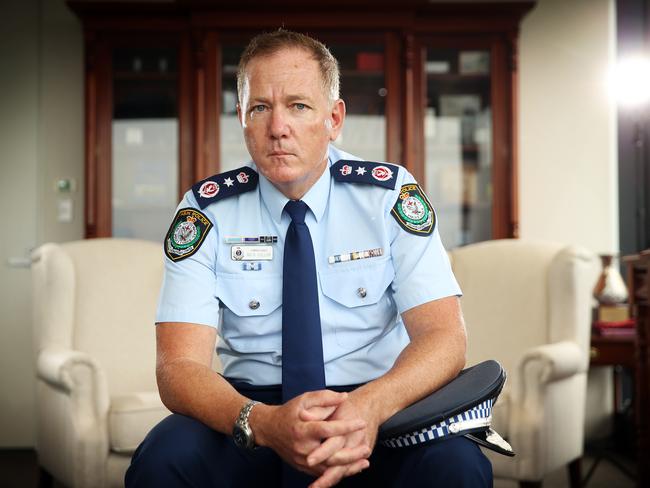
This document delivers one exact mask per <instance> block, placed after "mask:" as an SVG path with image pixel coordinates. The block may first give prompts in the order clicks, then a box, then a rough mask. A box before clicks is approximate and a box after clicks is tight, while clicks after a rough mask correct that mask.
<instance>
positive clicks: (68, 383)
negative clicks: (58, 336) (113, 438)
mask: <svg viewBox="0 0 650 488" xmlns="http://www.w3.org/2000/svg"><path fill="white" fill-rule="evenodd" d="M36 375H37V377H38V378H40V379H42V380H43V381H45V382H46V383H48V384H49V385H51V386H53V387H55V388H57V389H59V390H63V391H64V392H65V393H66V394H68V395H70V396H72V397H73V398H74V399H75V400H76V403H77V402H78V403H79V404H80V406H81V405H85V406H91V407H92V409H93V410H94V414H95V415H96V416H97V417H103V416H105V415H106V414H107V412H108V408H109V402H110V400H109V393H108V384H107V381H106V376H105V374H104V371H103V370H102V368H101V366H100V365H99V364H98V363H97V361H95V360H94V359H93V358H92V357H90V356H89V355H88V354H86V353H84V352H81V351H74V350H72V349H64V348H59V347H49V348H46V349H43V350H42V351H41V352H40V353H39V355H38V359H37V361H36Z"/></svg>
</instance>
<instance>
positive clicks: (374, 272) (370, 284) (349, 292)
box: [319, 258, 395, 307]
mask: <svg viewBox="0 0 650 488" xmlns="http://www.w3.org/2000/svg"><path fill="white" fill-rule="evenodd" d="M394 277H395V270H394V269H393V266H392V262H391V260H390V259H389V258H385V259H382V260H381V261H376V262H373V263H361V262H359V263H344V264H334V265H331V268H330V269H327V270H325V271H321V272H320V273H319V278H320V285H321V288H322V290H323V294H324V295H326V296H327V297H329V298H331V299H332V300H334V301H336V302H338V303H340V304H341V305H345V306H346V307H361V306H363V305H372V304H375V303H377V302H378V301H379V299H380V298H381V297H382V296H383V295H384V292H385V291H386V288H388V286H390V284H391V282H392V281H393V278H394Z"/></svg>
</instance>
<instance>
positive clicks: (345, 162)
mask: <svg viewBox="0 0 650 488" xmlns="http://www.w3.org/2000/svg"><path fill="white" fill-rule="evenodd" d="M398 171H399V166H396V165H394V164H388V163H373V162H370V161H353V160H351V159H341V160H339V161H337V162H336V163H334V164H333V165H332V166H331V167H330V173H331V174H332V178H334V179H335V180H336V181H341V182H347V183H369V184H371V185H378V186H383V187H384V188H388V189H389V190H394V189H395V182H396V181H397V172H398Z"/></svg>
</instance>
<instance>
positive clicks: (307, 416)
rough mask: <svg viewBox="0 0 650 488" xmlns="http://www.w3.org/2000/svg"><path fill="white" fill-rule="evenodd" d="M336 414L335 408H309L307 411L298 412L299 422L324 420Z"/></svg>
mask: <svg viewBox="0 0 650 488" xmlns="http://www.w3.org/2000/svg"><path fill="white" fill-rule="evenodd" d="M334 412H336V407H335V406H332V407H311V408H309V409H302V410H300V413H299V416H300V420H304V421H307V422H308V421H310V420H325V419H327V418H328V417H329V416H330V415H332V414H333V413H334Z"/></svg>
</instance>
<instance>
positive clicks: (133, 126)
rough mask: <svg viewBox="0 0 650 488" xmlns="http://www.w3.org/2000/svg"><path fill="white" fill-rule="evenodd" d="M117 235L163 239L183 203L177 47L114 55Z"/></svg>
mask: <svg viewBox="0 0 650 488" xmlns="http://www.w3.org/2000/svg"><path fill="white" fill-rule="evenodd" d="M112 88H113V117H112V198H111V201H112V203H111V207H112V235H113V236H114V237H129V238H139V239H147V240H153V241H161V240H162V238H163V236H164V234H165V231H166V230H167V227H168V226H169V221H170V218H171V216H172V215H173V213H174V209H175V207H176V204H177V199H178V166H179V164H178V160H179V157H178V133H179V132H178V55H177V49H175V48H168V49H167V48H154V47H148V48H137V47H118V48H115V49H114V51H113V83H112Z"/></svg>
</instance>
